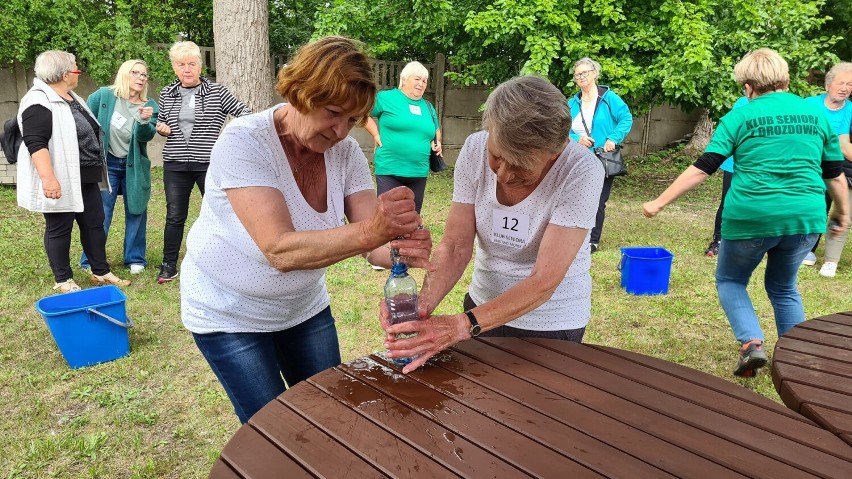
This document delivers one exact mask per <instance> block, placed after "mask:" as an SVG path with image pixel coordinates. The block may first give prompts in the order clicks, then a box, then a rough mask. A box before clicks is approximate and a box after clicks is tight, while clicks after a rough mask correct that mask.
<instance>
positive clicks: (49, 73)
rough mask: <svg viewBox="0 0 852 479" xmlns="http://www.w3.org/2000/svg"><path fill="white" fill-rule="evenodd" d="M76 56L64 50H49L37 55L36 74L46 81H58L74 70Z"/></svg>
mask: <svg viewBox="0 0 852 479" xmlns="http://www.w3.org/2000/svg"><path fill="white" fill-rule="evenodd" d="M75 64H77V59H76V57H75V56H74V55H73V54H71V53H68V52H63V51H62V50H48V51H46V52H42V53H41V54H39V56H38V57H36V61H35V67H34V70H35V76H36V78H38V79H39V80H41V81H43V82H45V83H57V82H59V81H60V80H62V77H64V76H65V74H66V73H68V72H71V71H74V65H75Z"/></svg>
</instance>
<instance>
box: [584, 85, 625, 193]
mask: <svg viewBox="0 0 852 479" xmlns="http://www.w3.org/2000/svg"><path fill="white" fill-rule="evenodd" d="M600 102H601V98H600V97H598V102H597V103H596V104H595V111H597V110H598V105H600ZM593 117H594V115H593ZM580 121H582V122H583V128H585V129H586V135H587V136H592V133H591V128H589V125H587V124H586V119H585V118H584V117H583V108H582V106H581V107H580ZM593 151H594V153H595V156H597V157H598V159H599V160H601V164H603V167H604V171H605V172H606V177H607V178H611V177H613V176H622V175H626V174H627V165H625V164H624V157H623V156H622V155H621V145H615V149H614V150H612V151H604V149H603V148H595V149H594V150H593Z"/></svg>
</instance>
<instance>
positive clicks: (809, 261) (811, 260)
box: [802, 251, 816, 266]
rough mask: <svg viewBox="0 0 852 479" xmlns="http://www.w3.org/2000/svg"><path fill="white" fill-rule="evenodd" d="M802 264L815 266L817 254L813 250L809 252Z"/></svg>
mask: <svg viewBox="0 0 852 479" xmlns="http://www.w3.org/2000/svg"><path fill="white" fill-rule="evenodd" d="M802 264H803V265H805V266H813V265H815V264H816V255H815V254H814V252H813V251H811V252H810V253H808V255H807V256H805V259H803V260H802Z"/></svg>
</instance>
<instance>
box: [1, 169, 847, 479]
mask: <svg viewBox="0 0 852 479" xmlns="http://www.w3.org/2000/svg"><path fill="white" fill-rule="evenodd" d="M684 165H685V163H684V162H683V161H680V162H670V161H661V160H659V159H658V158H656V157H650V158H646V159H644V160H637V159H634V160H633V161H632V163H631V165H630V166H631V174H630V176H627V177H623V178H619V179H617V180H616V184H615V188H614V189H613V194H612V198H611V200H610V203H609V208H608V218H607V222H606V227H605V230H604V235H603V242H602V243H601V250H600V251H599V252H598V253H597V254H595V255H594V256H593V266H592V277H593V281H594V293H593V296H592V316H593V317H592V321H591V322H590V324H589V327H588V329H587V332H586V337H585V341H586V342H589V343H596V344H603V345H608V346H615V347H618V348H622V349H627V350H631V351H637V352H640V353H643V354H647V355H650V356H655V357H659V358H663V359H666V360H669V361H673V362H676V363H679V364H683V365H685V366H689V367H692V368H695V369H699V370H701V371H705V372H707V373H709V374H712V375H714V376H719V377H721V378H724V379H727V380H730V381H734V382H738V383H740V384H742V385H743V386H744V387H746V388H749V389H752V390H754V391H756V392H758V393H760V394H762V395H764V396H767V397H769V398H772V399H774V400H778V396H777V394H776V393H775V390H774V388H773V386H772V381H771V378H770V377H769V375H768V374H765V372H762V373H761V375H760V376H759V377H758V378H756V379H754V380H740V379H736V378H734V377H733V376H732V375H731V374H730V372H731V370H732V368H733V365H734V357H735V350H736V347H737V345H736V342H735V340H734V338H733V335H732V333H731V331H730V328H729V326H728V323H727V321H726V319H725V316H724V314H723V312H722V309H721V307H720V306H719V304H718V300H717V297H716V290H715V286H714V280H713V272H714V267H715V261H714V260H713V259H711V258H706V257H704V256H703V253H704V248H705V247H706V246H707V242H708V241H709V239H710V236H711V233H712V228H713V217H714V214H715V210H716V206H717V204H718V200H719V193H720V184H721V179H720V177H714V178H711V179H710V180H709V181H708V182H706V183H705V184H704V185H702V186H701V187H699V188H698V189H696V191H694V192H693V193H691V194H689V195H687V196H685V197H684V198H681V200H680V201H679V202H677V203H676V204H675V205H672V206H670V207H669V208H668V209H667V210H665V211H664V212H663V213H661V214H660V215H659V216H658V217H657V218H655V219H653V220H649V219H646V218H644V217H643V216H642V214H641V204H642V203H643V202H644V201H647V200H649V199H651V198H653V197H655V196H656V195H657V194H658V193H659V192H660V191H662V190H663V189H664V188H665V187H666V186H667V185H668V184H669V183H670V182H671V180H672V179H673V178H674V177H675V176H676V175H677V174H678V173H679V172H680V170H681V169H682V168H683V167H684ZM451 174H452V173H451V171H450V172H445V173H442V174H439V175H436V176H433V177H432V178H431V179H430V180H429V183H428V189H427V194H426V202H425V206H424V220H425V223H426V225H427V226H428V227H429V228H430V229H431V231H432V232H433V237H434V238H435V239H436V241H437V239H438V238H440V236H441V234H442V233H443V222H444V218H445V217H446V214H447V212H448V210H449V206H450V201H451V193H452V176H451ZM199 203H200V201H199V197H198V195H197V193H196V194H195V196H194V203H193V210H192V211H191V213H190V214H191V218H194V217H195V216H196V215H197V211H198V205H199ZM120 210H121V208H117V209H116V215H115V219H114V220H115V221H114V225H113V229H112V231H113V232H114V237H113V238H111V239H110V241H109V244H108V255H109V259H110V262H111V263H112V264H113V265H115V266H114V271H115V272H116V273H118V274H119V275H120V276H122V277H130V274H129V271H128V270H127V269H125V268H124V267H123V266H122V264H121V263H122V257H121V250H120V248H121V241H120V238H123V214H122V213H119V211H120ZM164 211H165V199H164V196H163V191H162V172H161V171H160V170H156V171H155V172H154V187H153V197H152V200H151V205H150V209H149V217H148V259H149V261H150V266H149V268H148V269H147V270H146V271H145V273H144V274H142V275H140V276H138V277H133V284H132V285H131V286H130V287H129V288H127V289H126V293H127V296H128V299H127V303H126V304H127V314H128V316H129V317H131V318H132V319H133V320H134V321H135V322H136V327H135V328H133V329H132V330H131V332H130V341H131V348H132V353H131V354H130V355H129V356H128V357H125V358H122V359H120V360H117V361H112V362H109V363H104V364H101V365H97V366H92V367H86V368H82V369H76V370H71V369H69V368H68V366H67V365H66V363H65V361H64V360H63V358H62V356H61V354H60V353H59V351H58V350H57V348H56V345H55V344H54V342H53V339H52V338H51V335H50V332H49V331H48V329H47V327H46V326H45V323H44V321H43V319H42V317H41V316H40V315H39V314H38V313H37V312H36V311H35V309H34V307H33V304H34V303H35V301H36V300H38V299H39V298H41V297H43V296H46V295H49V294H51V293H52V291H51V287H52V286H53V279H52V275H51V273H50V268H49V267H48V264H47V259H46V257H45V254H44V250H43V247H42V233H43V228H44V221H43V218H42V216H41V215H38V214H32V213H29V212H27V211H25V210H22V209H20V208H17V207H16V206H15V191H14V189H13V188H9V187H3V188H0V239H2V246H3V253H2V257H0V271H2V272H3V281H2V284H0V334H2V341H0V410H3V411H5V414H4V417H3V419H0V471H3V472H2V474H3V475H4V476H5V477H7V478H18V477H27V478H30V477H31V478H43V477H67V478H78V477H104V478H121V477H146V478H148V477H150V478H154V477H181V478H184V477H207V474H208V472H209V470H210V467H211V466H212V464H213V462H214V461H215V460H216V458H217V456H218V454H219V451H220V450H221V449H222V447H223V446H224V445H225V443H226V442H227V441H228V439H229V438H230V437H231V436H232V435H233V433H234V432H235V431H236V430H237V428H238V427H239V423H238V421H237V419H236V417H235V416H234V414H233V410H232V408H231V405H230V402H229V401H228V398H227V397H226V396H225V393H224V392H223V390H222V388H221V387H220V386H219V384H218V382H217V381H216V379H215V377H214V376H213V374H212V372H211V371H210V369H209V367H208V366H207V364H206V363H205V361H204V360H203V358H202V357H201V354H200V353H199V352H198V350H197V349H196V347H195V345H194V343H193V341H192V338H191V335H190V334H189V333H188V332H187V331H186V330H185V329H184V328H183V326H182V325H181V321H180V298H179V294H178V290H179V288H178V284H177V282H174V283H171V284H166V285H158V284H157V282H156V275H157V265H159V262H160V260H161V257H162V256H161V255H162V238H163V231H162V228H163V222H164V217H165V213H164ZM75 232H76V229H75ZM622 246H662V247H665V248H667V249H668V250H669V251H671V252H672V253H673V254H674V263H673V268H672V276H671V286H670V292H669V294H668V295H665V296H632V295H629V294H626V293H625V292H624V291H622V290H621V288H620V278H621V276H620V272H619V270H618V265H619V261H620V259H621V258H620V252H619V247H622ZM80 251H81V249H80V245H79V242H77V241H76V240H75V242H74V243H73V244H72V263H74V264H76V263H75V260H76V258H77V257H78V256H79V254H80ZM818 252H819V253H821V252H822V248H820V250H819V251H818ZM850 256H852V255H850V254H849V253H847V254H846V255H845V257H844V258H843V260H841V262H840V266H839V268H838V274H837V277H836V278H834V279H832V280H829V279H825V278H822V277H820V276H819V275H818V274H817V268H818V267H819V264H818V265H817V267H814V268H809V267H805V268H803V270H802V271H801V273H800V275H799V285H800V289H801V291H802V294H803V297H804V303H805V311H806V315H807V317H815V316H819V315H823V314H828V313H832V312H837V311H848V310H852V295H850V294H849V291H850V279H852V262H850ZM469 274H470V272H469V270H468V274H467V275H466V276H465V278H464V279H463V281H462V283H461V284H459V285H458V286H457V288H456V289H455V290H454V291H453V292H452V293H451V294H450V295H449V296H448V297H447V299H446V300H445V301H444V303H443V304H442V305H441V306H440V307H439V308H438V312H439V313H442V312H443V313H454V312H459V311H461V302H462V297H463V295H464V292H465V287H466V284H467V281H469V277H470V276H469ZM415 275H416V277H417V278H418V280H420V279H421V278H422V273H421V272H419V271H418V272H416V273H415ZM75 276H76V280H77V282H78V283H80V284H81V285H84V284H86V282H87V278H86V277H85V276H84V274H83V273H82V272H81V271H79V270H77V271H75ZM386 276H387V272H376V271H373V270H372V269H371V268H369V266H368V265H367V263H366V262H365V261H364V260H362V259H360V257H359V258H355V259H350V260H347V261H344V262H342V263H340V264H338V265H335V266H333V267H331V268H329V270H328V284H329V290H330V292H331V296H332V311H333V312H334V315H335V317H336V318H337V322H338V331H339V334H340V339H341V348H342V355H343V358H344V360H350V359H353V358H355V357H358V356H362V355H365V354H368V353H370V352H372V351H377V350H379V349H381V344H382V333H381V329H380V327H379V325H378V319H377V307H378V302H379V300H380V298H381V296H382V292H381V291H382V285H383V283H384V280H385V278H386ZM762 277H763V269H762V267H761V268H759V269H758V270H757V271H756V272H755V278H754V281H753V283H754V284H753V285H752V286H751V288H750V291H751V294H752V298H753V300H754V303H755V308H756V309H757V312H758V316H759V317H760V318H761V323H762V325H763V327H764V330H765V332H766V335H767V351H770V352H771V350H772V348H773V347H774V344H775V340H776V338H775V327H774V321H773V318H772V310H771V307H770V305H769V302H768V300H767V299H766V294H765V293H764V291H763V286H762Z"/></svg>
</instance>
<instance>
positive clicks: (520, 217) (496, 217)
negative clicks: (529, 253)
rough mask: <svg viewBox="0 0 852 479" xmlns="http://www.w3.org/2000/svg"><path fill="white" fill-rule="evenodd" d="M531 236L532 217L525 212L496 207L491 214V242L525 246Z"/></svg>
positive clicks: (514, 246)
mask: <svg viewBox="0 0 852 479" xmlns="http://www.w3.org/2000/svg"><path fill="white" fill-rule="evenodd" d="M529 238H530V217H529V215H526V214H523V213H515V212H512V211H506V210H501V209H499V208H494V211H493V212H492V214H491V242H492V243H497V244H500V245H503V246H509V247H512V248H518V249H520V248H523V247H524V246H526V245H527V242H528V241H529Z"/></svg>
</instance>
